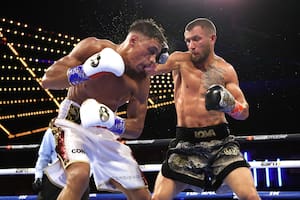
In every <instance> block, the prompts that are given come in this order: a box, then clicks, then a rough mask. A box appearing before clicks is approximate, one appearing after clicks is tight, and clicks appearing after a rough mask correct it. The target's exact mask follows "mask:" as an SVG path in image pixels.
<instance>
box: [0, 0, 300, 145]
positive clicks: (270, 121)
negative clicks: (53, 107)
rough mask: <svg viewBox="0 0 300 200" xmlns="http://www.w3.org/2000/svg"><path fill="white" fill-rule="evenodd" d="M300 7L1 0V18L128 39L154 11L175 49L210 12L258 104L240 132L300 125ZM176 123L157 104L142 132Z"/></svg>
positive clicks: (279, 0)
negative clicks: (134, 26)
mask: <svg viewBox="0 0 300 200" xmlns="http://www.w3.org/2000/svg"><path fill="white" fill-rule="evenodd" d="M299 8H300V6H299V3H298V1H297V0H263V1H262V0H184V1H182V0H151V1H148V0H126V1H120V0H110V1H105V0H93V1H92V0H79V1H71V0H65V1H59V0H51V1H47V0H46V1H45V0H44V1H16V0H10V1H2V2H1V6H0V17H5V18H7V19H12V20H16V21H21V22H24V23H28V24H30V25H32V26H36V27H43V29H46V30H49V31H54V32H63V33H68V34H72V35H76V36H77V37H79V38H84V37H87V36H97V37H99V38H108V39H111V40H113V41H115V42H120V41H122V40H123V39H124V37H125V35H126V33H127V28H128V26H129V24H130V23H131V22H132V21H133V20H134V19H137V18H149V17H151V18H154V19H155V20H156V21H157V22H159V23H160V24H162V26H163V27H164V28H165V29H166V35H167V36H168V40H169V45H170V49H171V50H170V51H171V52H172V51H174V50H186V47H185V44H184V43H183V29H184V26H185V25H186V23H187V22H189V21H190V20H192V19H194V18H196V17H207V18H209V19H211V20H212V21H214V23H215V25H216V27H217V32H218V34H217V35H218V40H217V44H216V53H217V54H218V55H220V56H222V57H224V58H225V59H226V60H227V61H228V62H230V63H231V64H232V65H233V66H234V67H235V69H236V71H237V73H238V75H239V79H240V86H241V88H242V90H243V91H244V93H245V96H246V98H247V100H248V101H249V104H250V117H249V118H248V119H247V120H246V121H236V120H233V119H231V118H228V120H229V122H230V123H231V125H232V128H233V130H234V132H235V133H236V134H240V135H256V134H276V133H291V134H292V133H298V132H299V129H300V128H299V126H298V123H299V117H298V113H299V111H300V108H299V105H298V102H299V100H298V99H299V97H300V87H299V86H300V59H299V52H300V51H299V50H300V28H299V27H300V26H299V25H300V21H299V19H300V18H299V17H300V14H299V10H300V9H299ZM42 120H44V119H42ZM44 121H45V120H44ZM35 122H36V123H39V121H38V120H35ZM175 125H176V116H175V110H174V106H173V105H171V106H165V107H160V108H157V109H151V110H149V111H148V115H147V119H146V123H145V129H144V133H143V135H142V137H141V138H168V137H172V136H173V133H174V129H175ZM40 138H41V134H38V135H35V136H32V137H31V136H26V137H23V138H18V139H14V140H10V141H7V140H5V138H3V139H2V140H1V141H2V143H13V142H18V143H22V142H25V143H26V142H31V141H33V142H38V141H39V139H40Z"/></svg>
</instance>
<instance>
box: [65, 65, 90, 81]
mask: <svg viewBox="0 0 300 200" xmlns="http://www.w3.org/2000/svg"><path fill="white" fill-rule="evenodd" d="M67 77H68V81H69V83H70V85H72V86H74V85H78V84H79V83H81V82H83V81H86V80H88V79H89V77H88V76H87V75H86V74H85V73H84V71H83V68H82V65H78V66H76V67H72V68H69V69H68V71H67Z"/></svg>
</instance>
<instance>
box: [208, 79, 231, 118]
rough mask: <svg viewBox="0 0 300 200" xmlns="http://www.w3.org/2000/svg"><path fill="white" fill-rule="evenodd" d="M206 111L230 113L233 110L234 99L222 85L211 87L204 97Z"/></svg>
mask: <svg viewBox="0 0 300 200" xmlns="http://www.w3.org/2000/svg"><path fill="white" fill-rule="evenodd" d="M205 107H206V109H207V110H218V111H222V112H225V113H230V112H231V111H232V110H233V109H234V108H235V99H234V97H233V96H232V94H231V93H230V92H229V91H228V90H227V89H226V88H224V87H223V86H222V85H211V86H210V87H209V88H208V89H207V91H206V95H205Z"/></svg>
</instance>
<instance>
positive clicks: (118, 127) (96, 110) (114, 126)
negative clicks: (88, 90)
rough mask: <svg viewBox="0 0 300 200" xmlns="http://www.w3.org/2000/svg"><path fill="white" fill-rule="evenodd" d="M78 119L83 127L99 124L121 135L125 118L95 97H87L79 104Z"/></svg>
mask: <svg viewBox="0 0 300 200" xmlns="http://www.w3.org/2000/svg"><path fill="white" fill-rule="evenodd" d="M80 119H81V125H82V126H83V127H85V128H87V127H94V126H100V127H103V128H107V129H109V130H111V131H112V132H114V133H116V134H117V135H121V134H122V133H124V131H125V120H124V119H123V118H121V117H118V116H116V115H115V113H114V112H113V111H112V110H111V109H110V108H109V107H107V106H106V105H104V104H101V103H99V102H98V101H96V100H95V99H87V100H85V101H84V102H83V103H82V104H81V107H80Z"/></svg>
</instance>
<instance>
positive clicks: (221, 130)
mask: <svg viewBox="0 0 300 200" xmlns="http://www.w3.org/2000/svg"><path fill="white" fill-rule="evenodd" d="M229 134H230V129H229V126H228V124H227V123H222V124H218V125H214V126H206V127H195V128H187V127H176V139H179V140H183V141H189V142H201V141H210V140H220V139H224V138H226V137H228V136H229Z"/></svg>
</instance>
